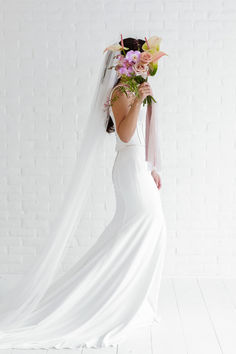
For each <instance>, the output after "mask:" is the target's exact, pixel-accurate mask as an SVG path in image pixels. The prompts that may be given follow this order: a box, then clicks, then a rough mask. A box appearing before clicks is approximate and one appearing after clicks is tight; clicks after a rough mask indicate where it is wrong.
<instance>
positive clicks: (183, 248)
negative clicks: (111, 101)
mask: <svg viewBox="0 0 236 354" xmlns="http://www.w3.org/2000/svg"><path fill="white" fill-rule="evenodd" d="M235 21H236V3H235V2H234V1H233V0H231V1H230V0H228V1H222V0H220V1H219V0H196V1H191V0H189V1H185V0H183V1H179V0H176V1H175V0H171V1H168V0H167V1H153V0H152V1H146V2H144V1H133V0H130V1H129V2H126V1H119V2H113V1H102V0H101V1H91V0H89V1H86V2H84V1H83V2H82V1H64V0H63V1H62V0H51V1H44V0H43V1H36V0H33V1H28V0H24V1H23V0H18V1H13V0H8V1H3V0H1V1H0V47H1V55H0V120H1V129H0V176H1V179H0V274H2V275H16V276H17V275H20V274H22V273H24V271H25V270H26V268H27V267H28V266H29V265H30V264H31V263H32V262H33V261H34V258H35V257H36V256H37V254H38V252H40V247H41V246H42V244H43V242H44V240H45V238H46V237H50V235H49V225H50V223H51V221H52V220H53V217H54V216H55V215H56V212H57V210H58V206H59V205H60V202H61V201H62V199H63V195H64V193H65V190H66V186H67V184H68V181H69V179H70V176H71V174H72V171H73V167H74V164H75V161H76V156H77V150H78V147H79V144H80V141H81V136H82V134H83V127H84V119H86V115H87V114H88V111H89V103H90V97H91V94H92V92H93V86H94V84H95V77H96V71H97V69H98V65H99V63H98V59H99V56H100V58H101V57H102V51H103V49H104V48H105V47H106V46H107V45H109V44H111V43H112V42H114V41H115V40H119V39H120V33H122V34H123V36H124V37H128V36H134V37H140V38H144V36H147V37H149V36H151V35H158V36H160V37H162V46H161V49H162V50H164V51H166V52H167V53H168V54H169V56H168V57H163V58H162V59H161V60H160V62H159V72H158V75H157V77H158V79H157V77H155V78H154V79H153V80H152V81H151V83H152V87H153V90H154V92H155V97H156V98H158V99H159V114H160V130H161V134H160V135H161V149H162V156H163V177H162V178H163V179H162V190H161V196H162V201H163V208H164V213H165V216H166V223H167V232H168V251H167V257H166V263H165V269H164V276H199V277H200V276H202V277H205V276H206V277H208V276H213V277H218V276H226V277H227V276H229V277H230V276H236V258H235V254H236V237H235V236H236V218H235V215H236V214H235V211H236V180H235V176H236V141H235V136H236V120H235V116H236V103H235V102H236V100H235V96H236V86H235V82H236V66H235V62H236V49H235V45H234V44H235V41H236V22H235ZM114 139H115V137H114V134H111V135H108V134H107V138H106V141H105V142H104V146H102V147H101V158H100V161H99V166H100V168H99V171H94V172H95V173H94V178H93V181H94V183H93V184H94V188H93V189H92V193H91V195H90V196H89V198H88V201H87V203H86V207H85V209H84V215H83V217H82V220H81V222H80V225H79V227H78V231H77V232H76V235H75V237H73V239H72V240H70V242H69V243H68V246H67V249H66V252H65V257H64V258H63V261H62V263H61V268H60V269H59V272H64V271H66V269H68V268H69V267H71V265H73V264H74V263H75V262H76V260H77V259H78V258H79V257H80V256H81V255H82V254H83V253H84V252H86V250H87V249H88V248H89V247H90V246H91V245H92V244H93V242H95V240H96V238H97V237H98V236H99V233H100V232H102V230H103V229H104V227H105V226H106V225H107V223H108V222H109V220H110V219H111V217H112V215H113V213H114V208H115V200H114V191H113V186H112V180H111V169H112V164H113V161H114V158H115V151H114V146H115V141H114ZM97 183H99V184H100V185H101V186H102V188H99V190H98V189H96V184H97Z"/></svg>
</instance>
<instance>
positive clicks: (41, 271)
mask: <svg viewBox="0 0 236 354" xmlns="http://www.w3.org/2000/svg"><path fill="white" fill-rule="evenodd" d="M114 44H115V43H114ZM118 53H119V51H118V52H112V51H107V52H106V53H105V54H103V58H102V64H101V66H100V69H99V72H98V80H97V84H96V87H95V91H94V95H93V99H92V103H91V108H90V113H89V116H88V119H87V121H86V127H85V130H84V135H83V138H82V142H81V144H80V149H79V152H78V158H77V162H76V165H75V168H74V172H73V174H72V177H71V180H70V183H69V185H68V189H67V191H66V193H65V196H64V200H63V202H62V204H61V206H60V208H59V211H58V213H57V215H56V217H55V219H54V220H53V223H52V225H51V228H50V233H49V235H48V237H47V240H46V242H45V244H44V246H43V248H42V249H41V251H40V254H39V255H38V257H36V258H35V261H34V264H32V265H31V266H30V267H29V269H28V270H27V272H26V274H25V275H24V276H23V277H22V279H20V281H19V282H18V283H17V284H16V286H15V287H14V288H13V289H11V290H10V291H7V292H6V291H5V292H3V293H2V298H1V304H0V331H4V330H5V329H7V328H8V329H12V328H13V329H16V328H18V327H20V326H22V325H24V324H26V319H27V317H28V316H29V315H30V313H31V312H32V311H33V310H34V309H35V308H36V307H37V305H38V304H39V302H40V300H41V299H42V298H43V297H44V295H45V294H46V292H47V290H48V289H49V287H50V286H51V285H52V284H53V282H54V277H55V274H56V271H57V269H58V266H59V264H60V261H61V259H62V256H63V254H64V250H65V247H66V245H67V242H68V240H69V239H70V238H71V236H72V235H74V233H75V231H76V228H77V226H78V223H79V221H80V218H81V216H82V211H83V206H84V204H85V201H86V197H87V195H88V191H89V188H90V185H91V177H92V175H93V169H94V165H95V162H96V157H97V153H98V151H99V149H98V147H99V145H100V144H102V142H103V141H104V139H105V136H106V134H107V133H106V129H105V128H106V124H105V123H106V121H107V111H106V110H105V109H104V103H105V102H106V100H107V97H108V95H109V94H110V91H111V89H112V87H113V86H114V84H115V82H116V80H117V74H116V71H115V70H114V69H111V70H109V69H108V68H109V67H110V66H113V65H114V62H115V60H116V59H115V58H114V57H115V55H117V54H118ZM3 290H4V289H3Z"/></svg>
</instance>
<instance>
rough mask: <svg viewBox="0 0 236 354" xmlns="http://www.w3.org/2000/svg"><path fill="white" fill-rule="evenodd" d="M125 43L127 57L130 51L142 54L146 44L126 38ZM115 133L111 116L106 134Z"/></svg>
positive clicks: (118, 80)
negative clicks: (143, 46) (137, 51)
mask: <svg viewBox="0 0 236 354" xmlns="http://www.w3.org/2000/svg"><path fill="white" fill-rule="evenodd" d="M123 42H124V47H127V48H129V49H124V51H125V55H126V53H127V52H128V51H129V50H139V51H140V52H143V49H142V45H143V44H144V43H145V41H144V40H143V39H136V38H131V37H128V38H124V39H123ZM119 44H120V45H121V41H120V42H119ZM120 54H124V52H123V50H121V51H120ZM120 80H121V78H120V77H119V78H118V79H117V81H116V83H115V85H114V86H113V88H114V87H115V86H116V85H118V84H119V82H120ZM114 131H115V127H114V123H113V121H112V118H111V116H110V115H109V117H108V123H107V127H106V132H107V133H113V132H114Z"/></svg>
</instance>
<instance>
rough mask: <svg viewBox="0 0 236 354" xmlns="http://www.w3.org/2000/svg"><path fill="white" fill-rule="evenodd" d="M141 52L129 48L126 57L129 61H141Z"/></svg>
mask: <svg viewBox="0 0 236 354" xmlns="http://www.w3.org/2000/svg"><path fill="white" fill-rule="evenodd" d="M140 55H141V53H140V51H138V50H129V51H128V52H127V53H126V56H125V59H126V60H127V61H128V62H129V63H132V62H133V63H136V62H138V61H139V57H140Z"/></svg>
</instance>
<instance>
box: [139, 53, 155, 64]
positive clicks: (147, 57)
mask: <svg viewBox="0 0 236 354" xmlns="http://www.w3.org/2000/svg"><path fill="white" fill-rule="evenodd" d="M152 60H153V55H152V54H151V53H149V52H142V53H141V55H140V59H139V61H140V63H141V64H148V63H150V62H152Z"/></svg>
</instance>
